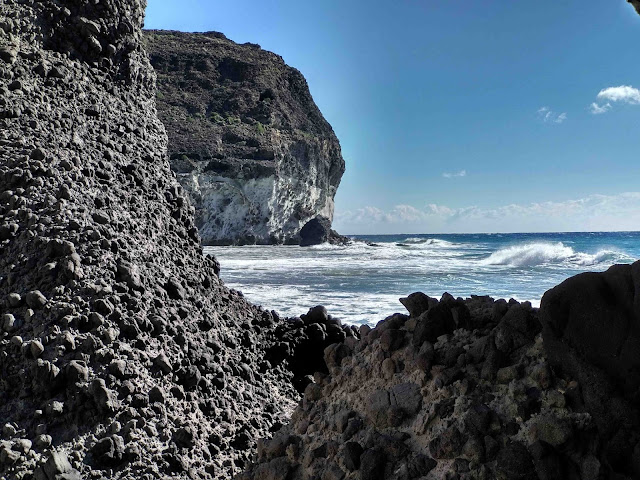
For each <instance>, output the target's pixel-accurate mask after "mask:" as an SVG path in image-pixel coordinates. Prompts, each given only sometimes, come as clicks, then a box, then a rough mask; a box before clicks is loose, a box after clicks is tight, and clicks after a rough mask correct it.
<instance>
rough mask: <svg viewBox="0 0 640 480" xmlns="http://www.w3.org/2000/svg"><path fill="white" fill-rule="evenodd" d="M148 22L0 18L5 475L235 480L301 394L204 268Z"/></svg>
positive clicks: (278, 352)
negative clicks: (152, 59) (164, 115)
mask: <svg viewBox="0 0 640 480" xmlns="http://www.w3.org/2000/svg"><path fill="white" fill-rule="evenodd" d="M144 7H145V2H143V1H138V0H100V1H99V2H98V1H86V0H69V1H65V2H58V1H54V0H50V1H38V2H32V1H23V0H3V1H2V2H1V3H0V426H1V433H0V477H1V478H7V479H13V478H35V479H38V480H54V479H57V480H61V479H63V478H64V479H67V480H69V479H79V478H136V479H138V478H167V477H170V476H177V477H181V478H186V477H187V476H188V477H189V478H203V479H211V478H220V479H228V478H231V476H232V475H233V474H234V472H237V471H239V469H240V468H241V467H242V465H244V463H245V461H246V460H247V459H248V458H249V456H250V455H251V454H252V452H253V451H254V448H255V441H254V439H255V438H259V437H261V436H264V435H268V434H269V431H271V430H275V429H277V428H279V426H280V425H281V424H282V423H283V422H284V421H285V419H286V415H287V413H288V412H289V410H290V408H291V407H292V404H293V402H294V401H295V399H296V397H297V395H296V392H295V391H294V390H293V388H292V385H291V381H290V380H291V374H290V373H288V372H287V371H285V369H284V367H283V361H284V360H285V359H286V358H287V356H288V355H289V354H290V353H291V343H290V341H289V340H287V339H283V338H282V337H281V334H284V333H287V332H288V333H287V334H288V335H289V337H288V338H289V339H290V340H293V339H294V337H295V332H293V331H292V330H291V328H289V327H287V325H281V326H280V327H278V328H279V330H278V331H279V332H280V333H277V332H276V327H275V325H276V321H277V317H276V316H274V315H273V314H272V313H270V312H267V311H264V310H263V309H261V308H258V307H255V306H252V305H250V304H248V303H247V302H246V301H245V300H244V299H243V298H242V295H240V294H239V293H237V292H234V291H230V290H228V289H227V288H226V287H225V286H224V285H223V284H222V282H221V281H220V280H219V279H218V276H217V273H218V270H219V265H218V263H217V261H216V260H215V259H213V258H211V257H204V256H203V255H202V249H201V247H200V241H199V237H198V231H197V228H196V227H195V224H194V221H193V208H192V207H190V205H189V201H188V198H187V197H186V195H185V193H184V191H183V190H182V188H181V187H180V186H179V185H178V183H177V181H176V179H175V176H174V174H173V173H172V171H171V169H170V166H169V162H168V158H167V157H166V144H167V138H166V133H165V130H164V127H163V125H162V123H161V122H160V121H159V119H158V118H157V116H156V109H155V96H156V91H155V77H154V72H153V69H152V68H151V65H150V64H149V61H148V57H147V55H146V52H145V51H144V50H143V49H142V47H141V43H140V39H141V30H140V27H141V24H142V20H143V12H144ZM343 336H344V333H343ZM331 338H334V337H331ZM323 340H324V337H323ZM302 373H306V372H305V371H304V369H303V370H302V371H301V374H302Z"/></svg>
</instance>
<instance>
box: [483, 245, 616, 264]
mask: <svg viewBox="0 0 640 480" xmlns="http://www.w3.org/2000/svg"><path fill="white" fill-rule="evenodd" d="M627 258H628V257H627V256H626V255H624V254H623V253H620V252H616V251H614V250H600V251H599V252H597V253H595V254H590V253H585V252H576V251H574V249H573V248H571V247H568V246H566V245H565V244H564V243H562V242H557V243H528V244H524V245H514V246H511V247H505V248H501V249H500V250H497V251H495V252H493V253H492V254H491V255H489V257H488V258H486V259H484V260H481V262H480V263H481V264H482V265H506V266H511V267H533V266H537V265H549V264H573V265H577V266H591V265H598V264H600V263H613V262H616V261H623V260H626V259H627Z"/></svg>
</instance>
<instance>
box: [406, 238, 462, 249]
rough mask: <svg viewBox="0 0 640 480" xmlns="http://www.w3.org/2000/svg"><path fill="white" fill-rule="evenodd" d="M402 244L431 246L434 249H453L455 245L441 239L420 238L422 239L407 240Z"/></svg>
mask: <svg viewBox="0 0 640 480" xmlns="http://www.w3.org/2000/svg"><path fill="white" fill-rule="evenodd" d="M400 243H401V244H403V243H406V244H409V245H430V246H434V247H451V246H453V245H454V243H452V242H448V241H446V240H442V239H440V238H420V237H409V238H405V239H404V240H402V242H400Z"/></svg>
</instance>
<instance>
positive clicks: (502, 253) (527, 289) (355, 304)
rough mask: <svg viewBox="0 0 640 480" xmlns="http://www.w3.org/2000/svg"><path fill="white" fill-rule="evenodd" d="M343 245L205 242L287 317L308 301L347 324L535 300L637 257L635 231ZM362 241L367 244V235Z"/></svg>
mask: <svg viewBox="0 0 640 480" xmlns="http://www.w3.org/2000/svg"><path fill="white" fill-rule="evenodd" d="M352 238H353V239H354V240H358V241H355V242H354V243H353V244H352V245H348V246H332V245H318V246H314V247H306V248H302V247H298V246H244V247H205V249H204V250H205V253H209V254H212V255H215V256H216V257H217V258H218V260H219V261H220V264H221V266H222V268H221V277H222V279H223V280H224V282H225V283H226V284H227V285H228V286H229V287H231V288H234V289H236V290H240V291H242V292H243V293H244V295H245V297H247V298H248V299H249V300H251V301H252V302H253V303H256V304H259V305H262V306H263V307H265V308H268V309H270V310H271V309H273V310H276V311H278V312H279V313H280V314H281V315H285V316H299V315H300V314H302V313H306V312H307V310H308V309H309V308H310V307H313V306H314V305H325V306H326V307H327V309H328V310H329V313H330V314H332V315H333V316H336V317H338V318H340V319H342V320H343V321H345V322H347V323H353V324H362V323H368V324H375V323H377V322H378V321H380V320H382V319H383V318H385V317H386V316H388V315H390V314H392V313H395V312H403V313H404V312H405V309H404V307H403V306H402V304H400V303H399V301H398V299H399V298H400V297H403V296H407V295H408V294H410V293H412V292H417V291H421V292H424V293H426V294H427V295H430V296H433V297H437V298H440V296H441V295H442V294H443V293H444V292H449V293H450V294H452V295H454V296H456V297H458V296H461V297H468V296H470V295H472V294H473V295H490V296H492V297H494V298H506V299H509V298H515V299H516V300H519V301H525V300H528V301H530V302H531V303H532V304H533V305H534V306H539V304H540V299H541V298H542V295H543V294H544V292H545V291H546V290H548V289H549V288H551V287H553V286H555V285H557V284H558V283H560V282H562V281H563V280H564V279H566V278H568V277H570V276H572V275H575V274H577V273H580V272H585V271H602V270H606V269H607V268H608V267H610V266H611V265H613V264H616V263H632V262H633V261H635V260H637V259H640V232H615V233H600V232H599V233H518V234H464V235H462V234H460V235H366V236H365V235H362V236H353V237H352ZM366 242H368V243H366Z"/></svg>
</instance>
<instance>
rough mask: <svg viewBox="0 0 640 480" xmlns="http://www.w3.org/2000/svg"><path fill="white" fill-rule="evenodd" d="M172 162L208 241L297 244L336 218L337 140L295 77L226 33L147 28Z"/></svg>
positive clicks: (340, 168)
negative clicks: (313, 225) (312, 224)
mask: <svg viewBox="0 0 640 480" xmlns="http://www.w3.org/2000/svg"><path fill="white" fill-rule="evenodd" d="M145 38H146V44H147V48H148V50H149V53H150V57H151V63H152V65H153V67H154V68H155V70H156V72H157V75H158V94H157V105H158V114H159V116H160V119H161V120H162V121H163V122H164V124H165V127H166V129H167V134H168V136H169V147H168V148H169V154H170V157H171V166H172V168H173V170H174V171H175V172H176V174H177V176H178V179H179V180H180V182H181V183H182V185H183V186H184V187H185V189H186V190H187V192H188V193H189V195H190V197H191V200H192V203H193V205H194V206H195V207H196V224H197V226H198V228H199V229H200V234H201V236H202V238H203V241H204V243H205V244H236V243H298V241H299V232H300V230H301V228H302V227H304V225H305V224H307V222H309V221H310V220H312V219H314V218H316V217H318V216H322V217H324V218H326V219H328V221H329V225H330V224H331V219H332V217H333V197H334V195H335V193H336V189H337V188H338V185H339V184H340V178H341V177H342V174H343V172H344V160H343V159H342V155H341V153H340V144H339V143H338V139H337V138H336V136H335V134H334V132H333V130H332V128H331V126H330V125H329V124H328V123H327V121H326V120H325V119H324V118H323V117H322V114H321V113H320V111H319V110H318V107H317V106H316V105H315V103H314V102H313V98H312V97H311V94H310V93H309V88H308V86H307V82H306V81H305V79H304V77H303V76H302V74H301V73H300V72H299V71H298V70H296V69H294V68H291V67H289V66H287V65H286V64H285V63H284V61H283V60H282V58H281V57H280V56H278V55H275V54H273V53H271V52H267V51H265V50H262V49H261V48H260V47H259V46H258V45H254V44H244V45H238V44H236V43H234V42H232V41H230V40H228V39H227V38H226V37H225V36H224V35H222V34H220V33H215V32H209V33H181V32H171V31H147V32H145Z"/></svg>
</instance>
